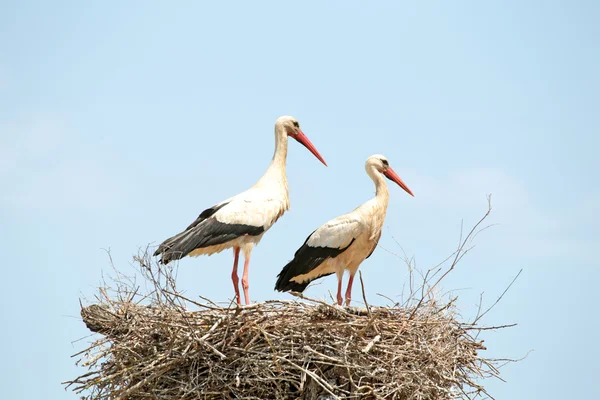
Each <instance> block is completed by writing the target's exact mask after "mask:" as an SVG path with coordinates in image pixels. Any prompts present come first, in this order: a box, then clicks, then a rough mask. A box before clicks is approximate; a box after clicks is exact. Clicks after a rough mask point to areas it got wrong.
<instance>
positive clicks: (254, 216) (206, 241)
mask: <svg viewBox="0 0 600 400" xmlns="http://www.w3.org/2000/svg"><path fill="white" fill-rule="evenodd" d="M288 137H291V138H293V139H296V140H297V141H298V142H300V143H301V144H303V145H304V147H306V148H307V149H308V150H309V151H310V152H311V153H313V154H314V155H315V157H317V158H318V159H319V161H321V162H322V163H323V164H325V166H327V163H326V162H325V160H323V157H321V155H320V154H319V152H318V151H317V149H316V148H315V146H313V144H312V143H311V142H310V140H308V138H307V137H306V135H304V133H303V132H302V130H301V129H300V124H299V123H298V120H296V119H295V118H293V117H288V116H284V117H280V118H278V119H277V121H276V122H275V153H274V154H273V159H272V160H271V164H270V165H269V168H268V169H267V172H265V174H264V175H263V177H262V178H260V180H259V181H258V182H257V183H256V184H255V185H254V186H252V187H251V188H250V189H248V190H246V191H245V192H242V193H240V194H238V195H237V196H233V197H230V198H229V199H227V200H225V201H222V202H220V203H218V204H216V205H214V206H212V207H210V208H208V209H206V210H204V211H202V212H201V213H200V216H199V217H198V218H197V219H196V220H195V221H194V222H192V223H191V224H190V226H188V227H187V228H186V229H185V230H184V231H183V232H181V233H178V234H177V235H175V236H173V237H171V238H169V239H167V240H165V241H164V242H162V243H161V244H160V246H158V249H157V250H156V252H155V253H154V255H155V256H158V255H160V257H161V258H160V262H162V263H163V264H167V263H169V262H170V261H172V260H179V259H181V258H183V257H185V256H188V255H189V256H192V257H196V256H200V255H202V254H207V255H211V254H214V253H219V252H221V251H223V250H225V249H229V248H233V271H232V273H231V280H232V281H233V287H234V289H235V297H236V301H237V303H238V304H241V299H240V291H239V286H238V282H239V278H238V272H237V269H238V260H239V255H240V250H241V251H243V253H244V258H245V260H244V274H243V276H242V287H243V289H244V300H245V302H246V304H250V298H249V295H248V287H249V285H248V268H249V264H250V254H251V253H252V249H253V248H254V246H255V245H256V244H258V242H259V241H260V239H261V238H262V236H263V235H264V233H265V232H266V231H267V230H268V229H269V228H270V227H271V226H272V225H273V224H274V223H275V221H277V219H278V218H279V217H281V216H282V215H283V213H284V212H285V211H287V210H288V209H289V207H290V199H289V194H288V183H287V178H286V173H285V162H286V157H287V146H288Z"/></svg>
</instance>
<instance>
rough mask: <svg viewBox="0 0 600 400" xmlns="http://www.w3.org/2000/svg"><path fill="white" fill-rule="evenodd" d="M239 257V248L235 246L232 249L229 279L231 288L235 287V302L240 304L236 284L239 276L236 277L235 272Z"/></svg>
mask: <svg viewBox="0 0 600 400" xmlns="http://www.w3.org/2000/svg"><path fill="white" fill-rule="evenodd" d="M239 259H240V248H239V247H235V248H234V249H233V271H232V272H231V281H232V282H233V288H234V289H235V301H237V303H238V304H239V305H241V304H242V301H241V299H240V288H239V286H238V282H239V278H238V272H237V268H238V260H239Z"/></svg>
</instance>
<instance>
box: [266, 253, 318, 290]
mask: <svg viewBox="0 0 600 400" xmlns="http://www.w3.org/2000/svg"><path fill="white" fill-rule="evenodd" d="M299 268H300V266H299V265H298V260H297V259H293V260H292V261H290V262H289V263H287V265H286V266H285V267H283V269H282V270H281V272H280V273H279V275H277V282H276V283H275V290H277V291H279V292H289V291H292V292H299V293H302V292H303V291H304V289H306V287H307V286H308V285H309V284H310V282H311V281H307V282H303V283H298V282H295V281H291V280H290V279H292V278H293V277H294V275H295V274H294V272H296V271H298V269H299Z"/></svg>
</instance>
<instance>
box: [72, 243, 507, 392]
mask: <svg viewBox="0 0 600 400" xmlns="http://www.w3.org/2000/svg"><path fill="white" fill-rule="evenodd" d="M137 261H138V263H139V265H140V268H141V270H142V272H143V275H144V277H145V278H146V279H147V280H148V282H150V284H151V285H150V287H151V289H150V290H149V291H148V293H145V294H141V293H140V290H139V285H136V284H135V282H134V281H133V280H128V279H126V278H125V277H123V276H122V275H120V274H118V276H117V279H116V280H114V285H113V286H116V287H113V288H112V292H111V291H110V290H109V289H108V288H103V289H101V290H100V295H99V296H97V299H96V300H97V301H96V302H95V304H91V305H88V306H85V307H83V306H82V310H81V315H82V317H83V321H84V322H85V324H86V325H87V327H88V328H89V329H90V330H91V331H93V332H97V333H98V334H100V335H99V336H98V337H97V338H96V340H95V341H93V343H91V346H90V347H89V348H87V349H85V350H83V351H81V352H79V353H78V354H76V356H77V357H78V361H77V362H78V364H81V365H83V366H85V367H87V368H88V372H87V373H85V374H83V375H82V376H80V377H78V378H76V379H74V380H72V381H68V382H65V383H66V384H67V385H68V386H69V387H71V388H72V389H73V390H74V391H75V392H77V393H79V394H81V395H82V396H84V397H83V398H85V399H90V400H91V399H130V400H138V399H165V400H170V399H180V400H181V399H184V400H185V399H232V398H236V399H295V398H302V399H337V398H348V399H350V398H361V399H371V398H372V399H455V398H465V399H467V398H469V399H471V398H478V397H479V396H481V397H483V396H489V395H488V394H487V393H486V391H485V389H484V388H483V386H481V385H480V383H479V382H480V381H481V380H482V379H483V378H487V377H498V374H499V373H498V369H497V367H498V363H499V362H500V361H501V360H489V359H486V358H484V357H482V356H481V353H482V351H483V350H485V347H484V346H483V344H482V341H481V340H479V339H478V336H477V335H478V333H479V332H480V330H482V329H490V327H487V328H483V327H481V326H479V325H478V324H477V323H461V322H459V321H458V320H457V317H456V315H457V312H456V309H455V306H454V303H453V300H452V299H450V300H449V301H447V302H441V301H438V300H436V297H435V296H434V295H433V291H432V290H426V289H427V287H426V286H425V287H424V286H421V287H420V291H419V293H420V294H421V295H420V296H413V295H412V294H413V293H417V291H414V292H413V291H412V290H411V296H409V299H408V300H407V301H405V302H404V303H403V304H397V303H392V304H390V305H387V306H379V307H373V306H369V305H368V304H367V301H366V298H365V299H364V302H365V307H363V308H343V307H339V306H337V305H332V304H329V303H328V302H324V301H319V300H311V299H307V298H305V297H303V296H300V297H298V298H297V299H294V300H289V301H276V300H273V301H266V302H263V303H257V304H253V305H251V306H245V307H238V306H236V305H234V304H229V305H224V306H223V305H218V304H215V303H213V302H210V301H209V300H207V299H204V301H203V302H197V301H194V300H191V299H188V298H186V297H185V296H183V295H182V294H181V293H178V292H177V290H176V288H175V282H174V279H173V271H172V270H168V269H165V267H164V266H160V265H157V264H153V263H152V261H151V260H150V258H149V257H148V255H147V253H146V254H145V255H143V256H140V257H138V258H137ZM453 267H454V264H453V265H452V267H451V268H453ZM425 283H427V279H425ZM361 284H362V279H361ZM363 295H364V290H363ZM476 321H477V320H476ZM476 321H475V322H476ZM492 329H493V327H492Z"/></svg>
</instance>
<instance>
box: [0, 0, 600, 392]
mask: <svg viewBox="0 0 600 400" xmlns="http://www.w3.org/2000/svg"><path fill="white" fill-rule="evenodd" d="M322 3H323V2H303V5H301V6H300V5H292V4H282V3H280V2H260V3H250V2H245V3H241V2H231V3H227V4H225V3H221V4H216V3H211V4H210V5H209V4H208V3H206V4H201V3H200V2H179V3H177V4H176V5H174V3H169V4H168V3H167V2H152V1H145V2H141V1H139V2H134V1H132V2H128V3H127V4H120V3H117V2H108V3H107V2H102V3H100V2H96V3H90V2H86V3H85V4H84V3H82V2H63V1H55V2H38V1H30V2H15V1H10V0H9V1H4V2H2V3H0V185H1V187H2V189H3V190H2V196H1V197H0V241H1V243H2V250H3V264H4V274H3V278H4V280H3V282H4V284H3V290H2V291H1V292H0V293H1V294H0V296H1V302H0V310H1V316H2V320H3V321H4V327H5V328H4V329H2V330H0V343H3V345H4V349H3V356H2V358H3V360H4V362H2V363H1V365H0V377H1V378H0V382H1V383H2V385H0V386H1V388H2V389H0V390H1V391H2V392H3V395H2V397H3V398H10V399H30V398H46V399H76V398H77V396H76V395H74V394H73V393H70V392H65V391H64V390H63V388H62V387H61V385H60V382H61V381H63V380H66V379H69V378H72V377H74V376H76V375H77V374H79V373H80V372H82V370H80V369H78V368H77V367H75V366H74V365H73V359H71V358H70V355H71V354H73V353H74V352H76V351H78V350H81V349H82V348H83V346H84V345H85V343H86V341H85V340H84V341H81V342H77V343H71V342H72V341H74V340H77V339H79V338H81V337H84V336H86V335H87V334H88V332H87V331H86V329H85V328H84V326H83V324H82V323H81V321H80V319H79V303H78V298H79V297H80V296H88V297H90V296H92V295H93V294H94V290H95V289H94V288H95V287H96V286H97V285H98V284H99V283H100V281H101V274H102V272H108V271H109V270H110V267H109V263H108V259H107V256H106V253H105V252H104V250H102V249H104V248H110V249H111V252H112V256H113V259H114V260H115V263H116V265H117V267H119V268H122V269H127V268H129V267H130V262H131V255H132V254H133V253H136V252H137V249H138V248H139V247H145V246H146V245H147V244H149V243H154V244H157V243H158V242H160V241H161V240H163V239H165V238H166V237H168V236H171V235H172V234H174V233H177V232H178V231H179V230H181V229H183V228H185V227H186V226H187V225H188V223H190V222H191V221H192V220H193V219H194V218H195V217H196V216H197V215H198V213H199V212H200V211H202V210H203V209H204V208H206V207H209V206H211V205H213V204H214V203H216V202H218V201H220V200H222V199H224V198H226V197H228V196H231V195H233V194H236V193H238V192H240V191H242V190H244V189H246V188H247V187H249V186H250V185H252V184H253V183H254V182H255V181H256V180H257V179H258V178H259V177H260V176H261V174H262V173H263V172H264V170H265V168H266V166H267V165H268V162H269V160H270V157H271V154H272V151H273V124H274V121H275V119H276V118H277V117H278V116H280V115H286V114H289V115H293V116H295V117H296V118H298V119H299V120H300V122H301V124H302V128H303V130H304V132H305V133H306V134H307V136H308V137H309V138H310V139H311V140H312V142H313V143H314V144H315V146H316V147H317V148H318V149H319V151H320V152H321V154H322V155H323V157H324V158H325V159H326V160H327V162H328V164H329V168H325V167H324V166H323V165H321V164H320V163H319V162H318V161H317V160H316V159H314V158H313V157H312V155H311V154H310V153H308V152H307V151H306V150H305V149H304V148H303V147H301V146H300V145H298V144H297V143H290V152H289V157H288V179H289V182H290V189H291V199H292V208H291V210H290V212H289V213H287V214H286V215H285V217H284V218H282V219H281V220H280V221H279V222H278V223H277V224H276V225H275V226H274V227H273V228H272V230H271V231H270V232H268V233H267V234H266V235H265V237H264V238H263V241H262V242H261V244H260V245H259V246H258V248H257V249H256V250H255V251H254V254H253V259H252V264H251V270H250V285H251V287H250V294H251V298H252V299H253V300H255V301H259V300H265V299H270V298H288V295H286V294H279V293H275V292H273V290H272V288H273V284H274V281H275V276H276V275H277V273H278V272H279V270H280V269H281V268H282V266H283V265H284V264H285V263H286V262H287V261H288V260H289V259H290V258H291V257H292V255H293V253H294V251H295V250H296V248H297V247H299V246H300V245H301V244H302V242H303V240H304V239H305V237H306V236H307V235H308V234H309V233H310V232H312V230H314V229H315V228H316V227H318V226H319V225H320V224H322V223H323V222H325V221H327V220H328V219H330V218H332V217H335V216H337V215H340V214H342V213H345V212H347V211H349V210H351V209H353V208H354V207H356V206H357V205H359V204H360V203H362V202H363V201H365V200H367V199H369V198H370V197H371V196H372V195H373V191H374V190H373V186H372V183H371V181H370V180H369V178H368V177H367V176H366V174H365V172H364V161H365V159H366V158H367V157H368V156H369V155H371V154H374V153H382V154H384V155H386V156H387V157H388V159H389V160H390V163H391V165H392V166H393V167H394V169H395V170H396V171H397V172H398V174H399V175H400V176H401V177H402V178H403V179H404V181H405V182H406V183H407V184H408V185H409V187H410V188H411V189H412V190H413V192H414V193H415V198H411V197H410V196H408V195H407V194H406V193H404V192H403V191H402V190H401V189H400V188H397V187H393V188H391V202H390V206H389V209H388V217H387V220H386V224H385V228H384V234H383V236H382V238H381V242H380V248H379V249H378V250H377V251H376V252H375V253H374V255H373V256H372V257H371V258H369V259H368V260H367V261H366V262H365V263H364V264H363V265H362V267H361V271H362V273H363V277H364V279H365V283H366V288H367V296H368V298H369V299H370V300H371V302H373V303H377V302H378V301H380V300H379V299H378V297H377V295H376V293H384V294H386V295H388V296H395V295H398V294H400V292H401V290H402V286H403V285H404V283H405V282H406V279H407V275H408V272H407V268H406V266H405V265H404V264H403V263H402V262H401V261H399V260H398V259H397V258H396V257H395V256H394V254H392V253H395V252H398V251H399V249H398V246H397V245H396V244H395V242H394V239H393V238H395V240H397V241H398V242H399V243H400V244H402V246H403V248H404V249H405V251H406V252H407V254H408V255H410V256H414V257H415V258H416V262H417V266H418V267H420V268H423V269H427V268H429V267H430V266H433V265H435V264H437V262H439V261H441V260H442V259H444V258H445V257H446V255H447V254H449V253H450V252H451V251H452V250H453V249H454V247H455V245H456V242H457V241H458V235H459V230H460V223H461V220H464V223H465V226H470V225H472V224H473V223H474V222H475V221H476V220H477V219H478V218H479V217H480V216H481V215H482V214H483V213H484V212H485V210H486V206H487V205H486V200H485V196H486V194H488V193H492V195H493V200H492V202H493V207H494V211H493V214H492V215H491V217H490V220H489V222H490V223H495V224H498V225H496V226H494V227H493V228H491V229H489V230H487V231H486V232H485V233H484V234H482V235H481V236H479V237H478V239H477V242H476V243H477V247H476V248H475V249H474V250H473V251H472V253H470V254H469V255H468V256H467V257H466V258H465V259H464V260H463V262H462V263H461V264H460V265H459V267H457V270H456V271H454V272H453V273H452V274H451V275H450V276H449V278H448V279H447V280H446V281H445V283H444V289H445V290H454V293H455V294H458V295H459V296H460V301H459V306H460V308H461V312H462V314H463V316H464V317H465V319H467V318H468V317H469V316H472V315H473V314H474V313H475V311H476V306H475V304H476V303H477V300H478V298H479V294H480V293H481V292H484V302H485V304H488V305H489V304H491V303H493V301H494V300H495V299H496V297H497V296H498V295H499V294H500V293H501V292H502V290H504V288H505V287H506V285H507V284H508V283H509V282H510V281H511V280H512V278H513V277H514V276H515V275H516V274H517V272H518V271H519V270H520V269H523V273H522V275H521V276H520V278H519V279H518V280H517V282H516V283H515V284H514V286H513V287H512V289H511V290H510V291H509V292H508V294H507V295H506V296H505V298H504V299H503V300H502V301H501V302H500V304H499V305H498V306H497V307H496V308H495V309H494V310H493V311H491V312H490V314H489V315H488V316H486V318H485V321H484V322H485V323H486V324H488V325H492V324H505V323H518V324H519V325H518V327H516V328H512V329H510V330H505V331H501V332H496V333H493V332H489V333H487V334H486V335H485V336H484V338H485V340H486V345H487V347H488V349H489V350H488V353H487V354H489V355H490V356H495V357H514V358H518V357H521V356H523V355H525V354H526V353H527V352H528V351H529V350H534V351H533V353H531V354H530V355H529V357H528V358H527V359H526V360H524V361H522V362H520V363H518V364H513V365H509V366H507V367H506V368H505V369H504V370H503V377H504V379H506V381H507V382H506V383H502V382H493V381H490V382H487V387H488V389H489V390H490V392H491V393H492V394H494V395H495V396H496V397H497V398H499V399H506V398H510V399H532V398H544V399H563V398H587V397H589V395H590V394H591V385H592V382H594V381H595V379H596V370H597V367H596V360H597V359H598V358H599V357H600V351H599V348H598V345H597V343H596V342H597V332H598V329H599V328H600V326H599V324H598V322H597V319H596V318H595V316H596V315H597V314H598V312H597V308H596V303H597V302H598V300H599V296H598V292H597V287H596V284H595V283H596V282H597V280H598V279H599V278H600V273H599V272H598V261H597V256H596V254H595V250H596V249H597V248H598V245H599V244H600V228H599V227H600V213H599V212H598V208H599V204H600V188H599V186H598V182H599V178H600V176H599V175H600V173H599V171H600V162H599V161H598V156H597V151H598V147H599V145H600V143H599V141H598V132H599V129H598V128H599V125H600V124H599V121H598V110H599V109H600V102H599V94H598V93H600V77H599V76H600V75H599V73H598V71H600V54H599V50H598V39H599V37H600V28H599V25H598V23H597V21H598V19H599V18H600V5H598V3H597V2H593V1H574V2H558V1H543V2H542V1H524V2H523V1H506V2H502V3H500V2H495V3H492V2H485V3H484V2H452V4H450V2H427V3H425V2H418V3H417V2H412V3H408V2H405V3H404V2H403V3H400V2H393V3H392V2H379V3H377V4H372V3H371V4H369V5H367V4H366V3H364V2H343V3H342V2H328V4H322ZM385 249H387V250H388V251H386V250H385ZM231 262H232V256H231V254H230V253H222V254H220V255H217V256H213V257H210V258H208V257H204V258H200V259H191V260H184V261H182V262H181V264H180V268H179V276H178V284H179V285H180V287H181V288H182V289H184V290H185V291H186V292H187V293H188V294H189V295H191V296H194V295H197V294H201V295H203V296H207V297H210V298H212V299H214V300H217V301H219V300H223V301H224V300H227V299H228V298H230V297H231V295H232V293H231V292H232V290H231V282H230V280H229V276H230V272H231V270H230V268H231ZM328 290H332V291H333V290H335V278H334V277H329V278H326V279H324V280H322V283H321V284H320V285H317V286H314V287H312V288H310V289H309V290H308V291H307V294H309V295H311V296H314V297H323V296H326V295H327V292H328ZM32 316H35V318H34V319H32ZM7 327H8V328H7ZM40 371H42V373H40ZM32 376H35V384H34V383H32Z"/></svg>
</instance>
